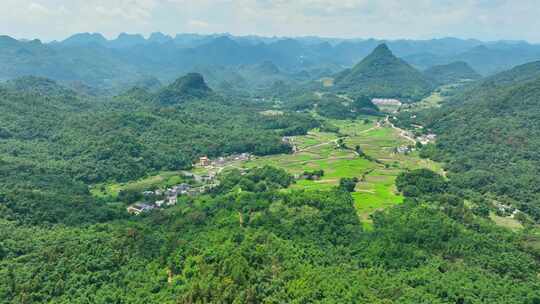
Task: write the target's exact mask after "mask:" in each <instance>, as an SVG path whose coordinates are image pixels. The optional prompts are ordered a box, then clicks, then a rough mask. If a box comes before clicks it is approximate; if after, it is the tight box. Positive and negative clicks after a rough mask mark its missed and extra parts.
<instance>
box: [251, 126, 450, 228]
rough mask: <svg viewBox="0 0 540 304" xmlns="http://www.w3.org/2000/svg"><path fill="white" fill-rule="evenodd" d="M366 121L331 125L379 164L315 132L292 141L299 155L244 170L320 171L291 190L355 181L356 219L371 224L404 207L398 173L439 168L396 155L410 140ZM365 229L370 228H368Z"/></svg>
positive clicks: (256, 163) (328, 135)
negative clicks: (378, 214) (383, 212)
mask: <svg viewBox="0 0 540 304" xmlns="http://www.w3.org/2000/svg"><path fill="white" fill-rule="evenodd" d="M369 120H370V121H369V123H367V124H366V123H365V122H364V119H359V120H356V121H337V120H336V121H330V122H331V123H332V124H334V125H336V126H338V127H339V128H340V133H341V134H344V135H347V137H346V138H344V142H345V144H346V146H347V147H348V148H354V147H355V146H357V145H358V146H360V147H361V148H362V150H363V151H364V152H365V153H366V154H367V155H369V156H370V157H372V158H375V159H377V160H379V161H380V162H382V164H381V163H377V162H374V161H370V160H367V159H365V158H361V157H359V156H357V155H356V154H355V153H354V152H353V151H352V150H343V149H339V148H337V145H336V143H335V140H336V139H337V135H336V134H332V133H322V132H319V131H317V130H314V131H312V132H309V134H308V135H306V136H299V137H296V138H295V140H294V142H295V144H297V146H298V148H299V149H300V152H298V153H296V154H289V155H276V156H268V157H261V158H257V159H255V160H252V161H249V162H247V163H245V164H243V166H244V167H246V168H252V167H259V166H264V165H272V166H276V167H280V168H283V169H285V170H287V171H288V172H289V173H291V174H301V173H303V172H304V171H313V170H320V169H322V170H324V172H325V176H324V177H323V178H322V179H321V180H319V181H308V180H300V181H298V182H297V183H296V184H295V185H293V186H292V187H291V188H293V189H307V190H316V189H318V190H324V189H330V188H332V187H334V186H336V185H338V184H339V180H340V178H343V177H358V178H359V179H361V181H360V182H359V183H358V185H357V187H356V192H355V193H353V197H354V199H355V203H356V208H357V211H358V214H359V215H360V216H361V217H362V219H364V220H365V221H366V222H369V215H370V214H371V213H373V212H374V211H376V210H380V209H384V208H387V207H390V206H393V205H396V204H399V203H401V202H403V197H402V196H401V195H400V194H399V193H397V190H396V188H395V179H396V177H397V176H398V174H399V173H400V172H402V171H404V170H407V169H416V168H429V169H431V170H434V171H437V172H441V171H442V169H441V166H440V165H439V164H437V163H434V162H432V161H429V160H424V159H421V158H420V157H418V154H417V153H411V154H409V155H403V154H394V153H393V150H394V148H396V147H399V146H402V145H408V144H411V143H410V141H407V140H406V139H404V138H402V137H401V136H400V135H399V132H398V131H396V130H394V129H392V128H390V127H378V126H377V123H376V120H377V118H373V117H372V118H370V119H369ZM362 177H363V178H362ZM367 225H368V226H369V223H368V224H367Z"/></svg>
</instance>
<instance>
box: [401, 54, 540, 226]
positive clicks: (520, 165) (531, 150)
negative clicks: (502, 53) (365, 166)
mask: <svg viewBox="0 0 540 304" xmlns="http://www.w3.org/2000/svg"><path fill="white" fill-rule="evenodd" d="M532 79H536V80H532ZM539 106H540V68H539V65H538V63H537V62H535V63H531V64H527V65H524V66H520V67H517V68H515V69H513V70H511V71H508V72H505V73H501V74H499V75H495V76H493V77H490V78H488V79H486V80H484V81H482V82H481V83H479V84H478V85H475V86H472V87H469V88H465V89H464V91H463V92H462V93H460V94H457V95H455V96H454V97H452V98H451V99H450V100H449V101H448V102H447V103H446V105H445V106H443V107H442V108H440V109H436V110H429V111H425V112H423V113H418V114H417V113H415V114H414V115H415V116H413V115H412V114H409V113H405V114H403V115H402V116H401V122H402V123H405V124H406V123H422V124H423V125H424V126H425V127H426V129H428V130H431V131H433V132H435V133H436V134H438V140H437V145H436V147H435V146H428V147H426V148H425V149H424V152H423V153H424V155H425V156H427V157H432V158H434V159H438V160H441V161H444V162H445V163H447V167H448V169H449V170H450V172H451V173H453V174H452V175H451V180H452V181H453V183H455V184H456V185H457V186H459V187H463V188H470V189H474V190H475V191H479V192H480V193H482V194H485V195H486V196H487V197H490V201H491V202H492V203H493V204H496V203H506V204H512V205H514V206H515V207H517V208H519V210H521V211H523V212H525V213H528V214H529V215H531V216H532V217H533V218H534V219H536V220H538V219H540V204H539V203H538V202H539V201H540V196H539V193H540V191H539V190H540V189H539V188H538V185H540V179H539V176H540V171H538V170H539V168H540V156H539V155H538V151H539V149H540V141H539V140H538V138H540V137H539V136H540V125H539V124H538V121H539V120H540V112H539V110H538V109H539ZM412 117H415V118H412ZM492 195H494V196H495V197H492Z"/></svg>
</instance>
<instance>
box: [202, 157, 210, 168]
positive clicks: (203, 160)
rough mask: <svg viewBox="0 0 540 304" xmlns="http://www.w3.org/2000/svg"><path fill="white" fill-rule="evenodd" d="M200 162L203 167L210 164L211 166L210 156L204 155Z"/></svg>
mask: <svg viewBox="0 0 540 304" xmlns="http://www.w3.org/2000/svg"><path fill="white" fill-rule="evenodd" d="M199 164H200V165H201V166H202V167H208V166H210V164H211V162H210V159H209V158H208V156H202V157H200V158H199Z"/></svg>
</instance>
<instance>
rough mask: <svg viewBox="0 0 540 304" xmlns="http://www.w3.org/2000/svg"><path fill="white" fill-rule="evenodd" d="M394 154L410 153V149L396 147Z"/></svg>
mask: <svg viewBox="0 0 540 304" xmlns="http://www.w3.org/2000/svg"><path fill="white" fill-rule="evenodd" d="M396 152H397V153H399V154H406V153H409V152H411V148H410V147H408V146H401V147H397V148H396Z"/></svg>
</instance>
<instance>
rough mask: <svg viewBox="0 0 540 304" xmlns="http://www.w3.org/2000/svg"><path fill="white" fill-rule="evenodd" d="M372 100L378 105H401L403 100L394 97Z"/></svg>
mask: <svg viewBox="0 0 540 304" xmlns="http://www.w3.org/2000/svg"><path fill="white" fill-rule="evenodd" d="M371 102H373V104H375V105H377V106H401V101H399V100H398V99H393V98H373V99H372V100H371Z"/></svg>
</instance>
